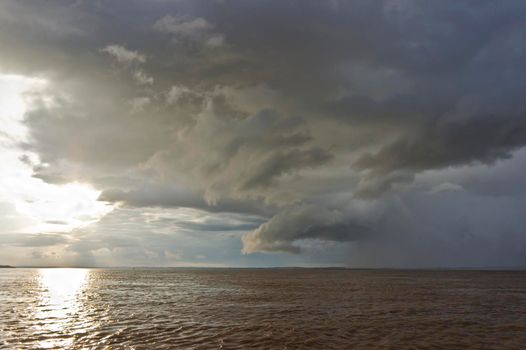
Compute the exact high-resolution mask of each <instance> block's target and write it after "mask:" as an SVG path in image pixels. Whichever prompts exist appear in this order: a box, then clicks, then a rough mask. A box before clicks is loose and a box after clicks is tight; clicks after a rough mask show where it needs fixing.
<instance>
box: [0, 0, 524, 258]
mask: <svg viewBox="0 0 526 350" xmlns="http://www.w3.org/2000/svg"><path fill="white" fill-rule="evenodd" d="M138 14H140V15H138ZM525 14H526V6H525V5H524V3H523V2H521V1H507V2H506V3H495V2H486V1H482V2H476V3H473V2H470V1H442V2H433V3H422V2H418V1H376V2H363V1H330V2H324V1H293V0H290V1H265V2H258V1H226V2H222V1H217V2H210V1H154V2H151V3H144V2H141V1H126V2H125V1H112V2H105V1H102V2H97V3H89V2H71V3H69V2H60V1H57V2H51V3H49V4H46V6H44V5H42V4H39V3H21V2H17V1H5V2H3V3H2V5H0V19H3V20H1V21H0V44H1V45H2V47H9V48H10V49H9V50H6V52H5V53H4V54H3V55H2V58H0V71H1V72H2V74H18V75H20V76H26V77H32V78H39V79H45V80H46V81H47V82H48V83H47V85H46V86H45V88H41V89H38V90H34V91H31V92H27V93H24V96H25V97H24V98H25V101H26V102H25V103H26V106H27V110H26V111H25V113H24V115H23V121H22V122H23V125H24V128H26V130H27V136H28V137H27V138H26V139H24V140H20V142H18V143H17V145H16V150H17V151H16V152H19V153H20V154H19V156H21V157H24V156H26V158H24V159H29V158H31V157H32V158H31V159H33V160H32V161H26V162H24V164H25V165H17V166H24V167H26V168H28V169H31V171H32V176H33V178H34V179H38V180H39V181H43V182H45V183H47V184H50V185H56V186H62V185H65V184H69V183H73V182H76V183H86V184H89V186H92V187H93V188H95V189H97V190H98V191H100V193H101V195H100V197H99V200H100V201H104V202H105V203H107V205H110V206H112V207H113V208H114V209H115V210H114V211H113V212H111V213H108V214H107V215H106V216H105V217H104V218H103V219H101V220H100V221H99V222H97V223H95V224H93V225H91V226H89V227H87V228H79V229H76V230H74V231H70V232H69V233H68V235H67V237H66V236H65V238H64V240H59V239H55V236H49V237H50V239H43V240H42V242H49V243H50V245H51V244H52V243H53V244H55V243H56V244H59V243H60V244H62V248H61V249H62V251H63V252H64V254H66V255H67V256H70V257H71V259H74V257H75V256H77V257H78V258H79V259H80V257H82V259H84V258H85V259H86V260H85V261H91V262H92V263H96V262H97V261H104V263H110V262H109V261H110V259H109V256H111V254H110V253H108V256H105V255H104V254H105V253H104V254H103V253H102V252H103V251H104V249H107V251H108V252H113V254H114V256H115V263H116V264H117V263H118V261H119V259H121V260H122V261H125V262H126V263H130V261H131V260H130V259H131V258H130V257H131V256H133V254H136V255H137V256H138V257H139V256H140V257H141V258H140V259H143V260H141V261H145V262H146V263H151V264H155V263H163V264H164V263H166V264H167V263H168V262H169V261H171V262H172V263H173V262H174V261H178V262H179V263H180V262H181V261H183V260H184V259H185V257H184V256H185V254H184V253H183V252H182V251H181V250H180V249H177V248H176V247H175V246H177V244H178V243H180V242H186V240H189V241H192V240H193V241H192V242H193V243H192V244H189V243H188V242H186V243H184V244H186V245H187V246H188V247H190V246H191V247H192V248H188V249H189V250H191V251H193V250H196V249H197V248H195V247H202V251H198V249H197V250H196V251H195V253H194V254H192V255H189V256H188V257H186V258H188V259H190V260H187V261H189V262H190V263H192V262H193V263H198V262H199V263H204V262H203V261H200V260H199V259H197V258H195V259H194V258H191V257H194V256H206V257H207V260H206V263H211V264H212V263H217V264H226V265H228V264H239V265H243V264H249V265H250V264H255V265H258V264H271V263H272V262H274V261H276V264H290V263H297V264H318V265H323V264H341V265H351V266H452V265H455V266H489V265H491V266H497V265H505V266H524V265H525V264H526V260H525V256H526V255H525V254H524V253H525V249H526V238H525V237H523V235H522V234H521V232H523V231H524V228H525V227H526V226H525V223H524V220H522V219H521V218H522V217H524V212H523V210H522V209H521V208H524V206H523V205H522V204H523V201H524V199H525V197H524V196H525V193H524V191H522V190H521V189H522V188H523V187H524V181H523V180H522V176H521V174H522V173H523V170H524V169H525V167H526V163H525V161H524V159H525V158H524V150H523V149H522V148H523V146H524V145H525V144H526V116H525V113H526V102H525V100H524V98H523V96H522V95H523V91H524V88H525V86H524V85H525V83H524V82H525V81H526V79H525V78H526V76H525V75H526V73H525V72H526V69H525V68H526V45H525V44H524V43H525V42H526V41H525V39H526V25H525V24H524V21H523V18H524V15H525ZM13 18H16V21H15V20H10V19H13ZM2 131H3V132H4V133H5V132H6V131H4V130H2ZM10 147H12V148H13V147H15V146H13V145H12V144H11V146H10ZM13 149H14V148H13ZM5 202H6V203H8V204H6V207H10V205H11V204H9V203H10V202H9V200H7V199H5ZM451 208H455V210H452V209H451ZM117 209H118V210H117ZM188 210H190V211H191V212H192V213H194V215H196V218H197V217H200V215H210V216H211V217H213V218H216V219H217V220H219V221H221V220H225V223H228V222H230V221H229V219H228V217H229V216H230V215H235V216H236V217H237V218H238V220H239V221H240V222H236V223H235V224H233V225H232V226H231V229H230V230H229V228H228V227H229V226H228V225H226V224H225V225H221V227H222V230H223V229H224V231H221V232H222V234H223V233H224V234H225V235H228V232H229V231H231V232H230V234H231V236H228V238H225V240H223V241H221V242H223V243H224V244H225V247H227V248H224V251H225V252H228V253H225V255H221V254H219V255H221V257H219V255H218V252H217V251H215V250H214V248H213V247H212V246H211V245H210V244H209V242H208V241H207V240H209V239H210V237H214V236H207V238H206V239H203V237H202V236H200V235H201V234H202V230H203V229H205V228H206V227H208V228H206V229H207V230H209V231H207V232H209V233H210V234H211V235H212V234H213V233H216V234H217V232H218V231H217V230H215V229H214V227H216V226H217V225H215V224H214V225H211V226H207V225H204V226H203V225H201V226H200V225H196V222H194V221H195V220H190V221H192V222H193V224H192V225H186V226H185V225H181V222H182V221H184V220H182V219H181V215H182V214H181V213H187V212H186V211H188ZM153 212H158V213H159V215H161V216H163V215H164V219H163V220H157V219H155V220H154V221H153V222H155V225H150V223H151V222H150V223H146V224H145V223H144V222H143V221H142V220H143V219H144V218H145V216H143V214H144V213H150V214H151V213H153ZM167 212H169V213H171V214H170V215H166V213H167ZM6 213H7V210H6ZM131 213H134V215H137V217H138V218H142V219H137V220H138V222H134V221H130V226H129V227H128V231H127V232H129V233H128V234H126V233H123V232H126V230H121V229H120V228H119V227H120V225H121V224H122V225H124V226H126V225H125V223H124V222H121V223H119V224H117V223H118V222H119V220H129V218H130V217H133V216H132V214H131ZM197 213H199V214H197ZM203 213H206V214H203ZM150 214H148V215H150ZM180 214H181V215H180ZM127 215H130V217H128V216H127ZM185 215H186V214H185ZM225 215H226V216H225ZM183 216H184V215H183ZM238 216H239V217H238ZM146 217H147V216H146ZM243 218H244V219H243ZM216 219H214V220H216ZM2 220H3V221H2V222H4V221H5V222H6V223H7V222H8V219H7V214H6V215H5V216H4V218H3V219H2ZM9 220H11V219H9ZM113 220H115V221H113ZM145 220H146V219H145ZM245 220H246V221H247V222H246V223H243V222H244V221H245ZM146 221H147V220H146ZM187 221H188V220H187ZM10 222H11V221H10ZM134 225H135V226H134ZM144 225H146V226H148V225H150V226H148V228H147V229H145V230H144V231H143V233H142V235H144V236H142V235H141V234H139V233H138V232H139V231H140V228H144ZM6 227H7V226H6ZM183 227H184V230H183ZM240 228H243V229H244V230H240ZM100 230H105V233H101V231H100ZM183 231H184V232H185V235H186V236H184V237H185V238H182V236H181V232H183ZM112 232H113V233H112ZM159 232H162V233H161V234H159ZM42 233H43V234H51V233H50V232H42ZM5 234H9V235H10V236H9V239H8V240H6V241H5V242H12V240H11V237H12V236H11V235H12V234H13V233H12V232H11V231H10V232H7V231H6V233H5ZM46 237H48V236H46ZM51 237H53V238H52V239H51ZM90 237H91V238H90ZM93 237H97V238H96V239H92V238H93ZM146 237H149V239H152V240H154V241H155V242H158V243H159V244H157V243H152V244H147V243H145V239H146ZM174 237H177V239H175V238H174ZM217 237H219V236H217ZM218 239H219V238H218ZM26 241H27V239H26V238H24V239H21V240H20V242H21V243H20V244H18V245H17V247H18V248H20V249H21V246H23V245H24V244H25V243H24V242H26ZM79 242H80V243H79ZM82 242H83V243H82ZM88 242H90V243H88ZM162 242H163V243H162ZM81 243H82V244H81ZM187 243H188V244H187ZM223 243H222V244H223ZM8 244H12V243H4V246H5V247H7V245H8ZM146 246H148V247H146ZM166 246H173V247H172V248H170V249H171V250H170V249H168V250H166V249H164V247H166ZM437 247H439V248H440V249H439V250H440V251H439V252H437V250H438V248H437ZM3 249H8V248H3ZM117 251H118V252H119V253H116V252H117ZM243 253H244V254H243ZM259 253H274V254H270V255H265V254H259ZM290 253H292V254H290ZM68 254H70V255H68ZM37 255H38V254H37ZM41 256H42V255H41ZM269 256H270V257H269ZM68 259H69V258H68ZM82 259H81V260H82ZM138 259H139V258H138ZM170 259H172V260H170ZM192 259H194V260H192ZM196 259H197V260H196ZM214 259H216V260H214ZM229 259H230V260H229ZM251 259H252V260H251ZM265 259H268V260H265ZM83 261H84V260H83ZM185 261H186V260H185Z"/></svg>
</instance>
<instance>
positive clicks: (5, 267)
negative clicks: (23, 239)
mask: <svg viewBox="0 0 526 350" xmlns="http://www.w3.org/2000/svg"><path fill="white" fill-rule="evenodd" d="M14 268H15V267H14V266H11V265H0V269H14Z"/></svg>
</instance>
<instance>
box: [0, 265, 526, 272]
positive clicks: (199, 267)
mask: <svg viewBox="0 0 526 350" xmlns="http://www.w3.org/2000/svg"><path fill="white" fill-rule="evenodd" d="M0 268H22V269H55V268H56V269H61V268H64V269H126V270H128V269H129V270H134V269H175V270H342V271H421V272H425V271H428V272H433V271H434V272H440V271H444V272H445V271H487V272H491V271H494V272H506V271H517V272H520V271H526V267H504V266H501V267H429V268H410V267H405V268H404V267H372V268H367V267H340V266H318V267H315V266H309V267H303V266H283V267H278V266H274V267H270V266H267V267H255V266H247V267H233V266H207V267H204V266H31V265H24V266H11V265H0Z"/></svg>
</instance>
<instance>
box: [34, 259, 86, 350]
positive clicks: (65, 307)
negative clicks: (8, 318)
mask: <svg viewBox="0 0 526 350" xmlns="http://www.w3.org/2000/svg"><path fill="white" fill-rule="evenodd" d="M89 273H90V271H89V270H87V269H41V270H40V271H39V277H38V278H39V283H40V296H39V305H38V307H37V308H36V310H35V318H36V319H37V320H38V321H39V322H38V329H37V330H36V333H37V334H42V335H44V334H46V335H47V334H54V336H53V337H52V338H48V337H44V338H43V339H40V343H39V347H40V348H55V347H62V348H64V347H68V346H69V345H71V343H72V342H73V340H74V333H75V332H77V331H79V327H78V326H79V324H82V321H81V320H80V319H79V311H80V309H81V308H82V301H81V295H82V292H83V291H84V290H85V289H86V285H87V281H88V277H89ZM57 335H63V337H56V336H57Z"/></svg>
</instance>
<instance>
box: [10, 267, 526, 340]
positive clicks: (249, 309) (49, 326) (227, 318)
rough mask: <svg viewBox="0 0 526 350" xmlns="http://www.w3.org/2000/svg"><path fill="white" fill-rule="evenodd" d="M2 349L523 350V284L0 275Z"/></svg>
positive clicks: (218, 275) (355, 277)
mask: <svg viewBox="0 0 526 350" xmlns="http://www.w3.org/2000/svg"><path fill="white" fill-rule="evenodd" d="M0 348H2V349H4V348H5V349H11V348H12V349H92V348H93V349H362V348H365V349H367V348H373V349H406V348H415V349H417V348H437V349H440V348H447V349H454V348H458V349H464V348H473V349H479V348H480V349H521V348H522V349H524V348H526V273H525V272H517V271H516V272H504V271H502V272H498V271H486V272H484V271H406V270H402V271H397V270H337V269H203V270H199V269H195V270H191V269H190V270H187V269H0Z"/></svg>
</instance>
